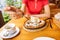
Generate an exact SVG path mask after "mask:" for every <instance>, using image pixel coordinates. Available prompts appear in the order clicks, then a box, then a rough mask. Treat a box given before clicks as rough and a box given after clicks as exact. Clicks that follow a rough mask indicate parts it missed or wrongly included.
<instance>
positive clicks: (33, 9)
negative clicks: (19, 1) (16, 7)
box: [23, 0, 48, 14]
mask: <svg viewBox="0 0 60 40" xmlns="http://www.w3.org/2000/svg"><path fill="white" fill-rule="evenodd" d="M23 3H24V4H26V10H27V11H26V13H30V14H39V13H40V12H41V11H42V9H43V7H44V6H45V5H47V4H48V0H23Z"/></svg>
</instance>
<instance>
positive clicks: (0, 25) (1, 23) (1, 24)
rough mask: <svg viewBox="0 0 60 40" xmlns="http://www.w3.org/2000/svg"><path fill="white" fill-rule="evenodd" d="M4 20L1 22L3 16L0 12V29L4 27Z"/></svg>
mask: <svg viewBox="0 0 60 40" xmlns="http://www.w3.org/2000/svg"><path fill="white" fill-rule="evenodd" d="M4 24H5V23H4V20H3V16H2V12H1V11H0V28H1V27H2V26H3V25H4Z"/></svg>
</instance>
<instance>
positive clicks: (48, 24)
mask: <svg viewBox="0 0 60 40" xmlns="http://www.w3.org/2000/svg"><path fill="white" fill-rule="evenodd" d="M6 1H7V2H6V5H5V6H4V8H5V7H6V6H12V7H11V8H12V10H13V11H15V10H18V11H17V12H15V13H17V14H15V13H14V12H11V10H10V11H9V12H6V11H5V10H4V8H1V10H0V40H60V0H49V8H50V18H48V19H46V18H41V19H40V18H37V17H33V16H32V17H28V18H26V17H24V14H21V13H23V12H22V11H21V10H20V8H21V5H22V0H19V1H16V0H15V1H12V0H6ZM0 5H1V4H0ZM13 7H15V8H16V9H14V8H13ZM47 11H48V10H47ZM19 13H20V14H19ZM41 13H44V9H43V10H42V12H41ZM35 21H36V22H35Z"/></svg>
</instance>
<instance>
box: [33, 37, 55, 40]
mask: <svg viewBox="0 0 60 40" xmlns="http://www.w3.org/2000/svg"><path fill="white" fill-rule="evenodd" d="M33 40H56V39H54V38H50V37H37V38H35V39H33Z"/></svg>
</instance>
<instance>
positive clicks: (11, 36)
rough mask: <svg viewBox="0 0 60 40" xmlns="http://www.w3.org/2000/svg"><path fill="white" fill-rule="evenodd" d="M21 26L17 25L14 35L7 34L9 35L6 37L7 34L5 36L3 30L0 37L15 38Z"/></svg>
mask: <svg viewBox="0 0 60 40" xmlns="http://www.w3.org/2000/svg"><path fill="white" fill-rule="evenodd" d="M19 31H20V30H19V28H18V27H16V33H14V34H13V35H10V36H7V37H5V36H3V31H2V32H1V33H0V37H1V38H13V37H15V36H16V35H17V34H18V33H19Z"/></svg>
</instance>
